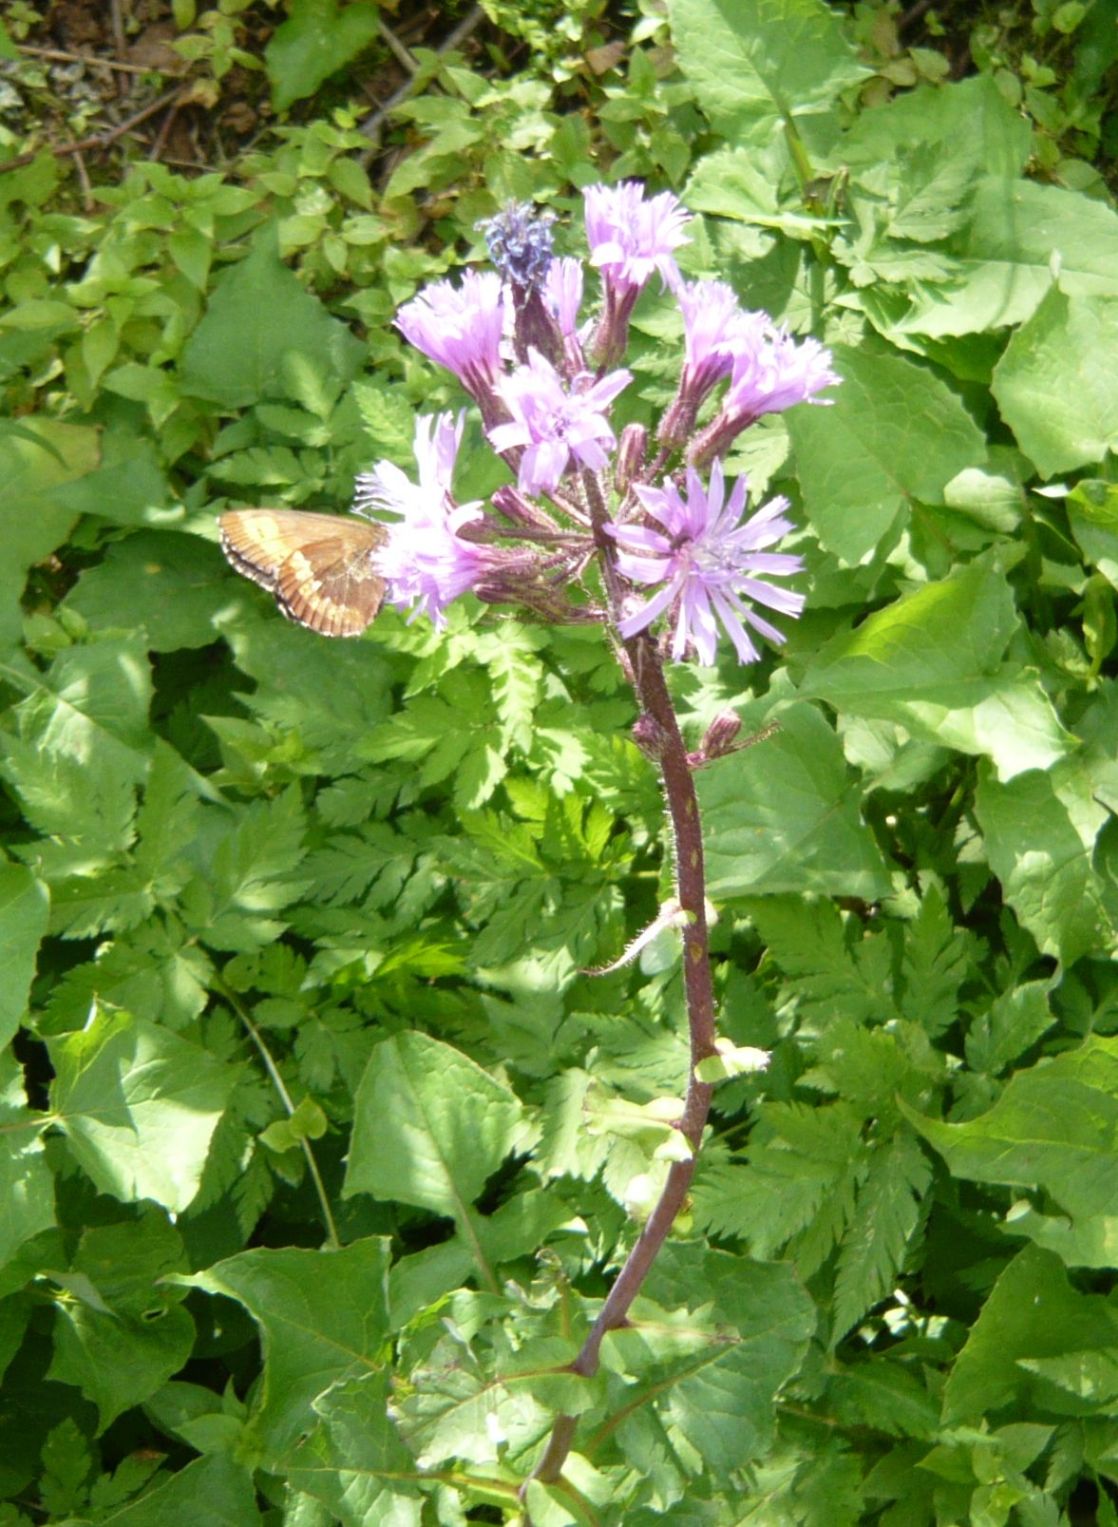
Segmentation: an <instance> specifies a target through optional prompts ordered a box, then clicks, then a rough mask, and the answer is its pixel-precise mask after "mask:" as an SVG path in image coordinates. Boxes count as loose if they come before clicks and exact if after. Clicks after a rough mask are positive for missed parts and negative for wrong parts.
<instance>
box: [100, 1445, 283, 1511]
mask: <svg viewBox="0 0 1118 1527" xmlns="http://www.w3.org/2000/svg"><path fill="white" fill-rule="evenodd" d="M111 1519H112V1523H113V1527H173V1524H175V1523H178V1522H183V1523H186V1522H198V1523H202V1522H205V1523H206V1527H262V1523H263V1520H264V1518H263V1517H262V1516H261V1515H260V1513H259V1511H258V1510H257V1509H256V1490H255V1487H254V1485H253V1482H252V1472H251V1470H250V1469H247V1468H245V1467H243V1466H242V1465H241V1464H239V1463H234V1462H233V1460H232V1458H230V1457H229V1456H228V1455H227V1454H225V1453H211V1454H210V1455H209V1456H208V1457H206V1458H195V1459H193V1460H192V1461H191V1462H190V1463H188V1464H186V1466H185V1467H184V1468H181V1469H179V1470H177V1471H176V1472H175V1473H171V1474H162V1475H159V1476H157V1477H156V1480H155V1482H154V1485H153V1487H152V1488H151V1489H150V1490H148V1491H146V1492H145V1493H144V1494H143V1495H142V1496H141V1497H140V1499H139V1500H137V1501H135V1502H134V1503H133V1504H132V1505H130V1506H123V1507H120V1508H118V1509H116V1510H114V1511H113V1512H112V1518H111Z"/></svg>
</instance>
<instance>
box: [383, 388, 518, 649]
mask: <svg viewBox="0 0 1118 1527" xmlns="http://www.w3.org/2000/svg"><path fill="white" fill-rule="evenodd" d="M461 439H462V415H459V417H458V420H457V421H455V420H454V418H453V417H452V415H450V414H438V415H426V416H424V417H421V418H419V419H417V420H416V424H415V459H416V463H417V465H418V467H419V481H418V483H414V482H412V481H411V479H410V478H409V477H407V476H406V475H405V473H403V472H401V470H400V468H399V467H397V466H395V465H393V463H392V462H390V461H382V462H381V463H380V465H379V466H378V467H376V468H375V469H374V470H373V471H372V472H366V473H364V474H362V476H360V477H359V478H358V479H357V493H356V496H355V499H354V508H355V509H356V510H357V511H358V512H359V513H363V512H367V511H368V510H369V509H372V508H375V509H388V510H390V511H392V512H393V513H395V514H398V515H400V516H401V518H400V519H399V520H397V521H394V522H393V523H392V524H390V525H389V526H388V540H387V541H386V543H385V544H384V546H382V547H381V549H380V551H379V552H378V553H377V567H378V570H379V571H380V573H381V575H382V576H383V577H384V578H385V579H386V580H387V582H388V597H389V599H390V600H391V602H392V603H393V604H394V605H396V606H397V608H399V609H409V608H410V609H411V611H412V614H413V616H414V615H416V614H418V613H419V611H420V610H422V611H424V613H425V614H426V615H427V616H428V618H429V619H430V620H431V621H432V622H433V623H434V624H435V625H436V626H442V625H444V624H445V617H444V615H443V610H444V609H445V607H446V606H447V605H448V604H449V603H450V601H451V600H452V599H457V598H458V596H459V595H460V594H464V593H465V592H466V590H467V589H470V588H473V587H474V586H475V584H477V583H478V582H479V581H480V579H481V578H482V577H483V576H484V575H485V574H486V573H487V572H488V570H489V562H490V553H489V552H488V550H487V549H486V548H485V547H484V546H478V545H477V544H476V543H474V542H472V541H464V540H463V539H462V538H461V536H460V535H459V534H458V532H459V531H460V530H461V529H462V527H463V526H464V525H467V524H469V523H471V522H472V521H474V520H476V519H478V518H479V511H480V507H481V506H480V504H479V503H469V504H456V503H455V502H454V500H453V498H452V497H451V493H450V485H451V478H452V477H453V475H454V461H455V457H456V455H457V453H458V446H459V444H460V442H461Z"/></svg>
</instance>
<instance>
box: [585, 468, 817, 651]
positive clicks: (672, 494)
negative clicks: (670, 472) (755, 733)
mask: <svg viewBox="0 0 1118 1527" xmlns="http://www.w3.org/2000/svg"><path fill="white" fill-rule="evenodd" d="M636 492H637V494H638V496H639V497H640V500H641V503H642V504H643V505H644V507H645V509H647V511H648V512H649V514H650V515H651V516H652V518H653V519H654V520H656V522H657V523H658V525H659V526H660V527H662V528H661V529H657V528H655V527H653V526H651V525H613V526H610V527H609V529H610V533H611V534H612V535H613V537H614V539H615V540H616V541H617V544H618V547H619V551H618V557H617V563H618V567H619V569H620V571H621V572H622V573H623V574H624V575H625V577H627V578H631V579H633V580H634V581H635V582H637V583H659V584H662V585H663V587H662V588H660V589H659V590H657V592H656V593H655V594H653V596H652V598H651V599H650V600H648V602H647V603H646V604H644V605H642V606H641V607H640V609H638V610H635V611H633V612H632V613H631V614H629V615H626V616H625V618H624V619H623V620H622V621H621V622H620V624H619V626H618V630H619V631H620V633H621V635H622V636H623V637H624V638H625V639H626V640H628V639H629V638H630V637H632V636H636V634H637V633H638V631H643V630H645V629H646V627H648V626H649V625H651V624H652V622H653V621H654V620H655V619H656V618H657V616H659V615H662V614H664V612H665V611H668V612H669V618H670V619H671V621H672V623H673V625H674V628H675V629H674V634H673V636H672V647H671V651H672V657H673V658H675V659H676V661H677V662H678V661H679V660H680V659H681V658H682V657H683V656H684V654H685V653H686V650H687V647H688V644H691V645H692V646H693V647H694V648H695V650H696V652H697V653H698V655H699V660H700V662H702V663H705V664H706V665H707V666H708V667H709V666H710V665H711V664H712V663H713V662H714V659H715V649H716V646H717V641H718V626H719V624H721V625H722V628H723V629H724V630H725V632H726V634H727V635H728V636H729V638H730V640H731V641H732V642H733V644H734V650H735V651H736V652H737V654H738V657H739V658H740V659H741V661H742V662H743V663H752V662H755V661H756V659H757V658H758V657H759V656H760V653H759V652H758V650H757V648H756V646H755V645H754V643H753V641H752V639H751V637H750V635H749V632H748V631H747V630H746V626H751V627H752V628H753V630H754V631H757V632H758V633H759V634H760V635H761V636H764V637H767V638H768V640H769V641H771V642H776V643H780V642H782V641H783V640H784V637H783V636H782V635H781V633H780V632H779V631H778V630H777V629H776V627H775V626H773V625H770V623H769V622H768V621H767V620H766V619H764V617H763V616H761V615H758V614H757V612H756V610H755V609H754V608H753V606H754V605H758V604H760V605H765V606H766V607H767V608H768V609H770V610H778V611H780V613H781V614H783V615H798V614H799V613H800V611H801V610H802V609H803V605H804V599H803V595H802V594H795V593H792V592H791V591H790V590H788V589H778V588H774V587H773V586H772V584H770V583H767V582H766V581H765V578H764V577H759V576H757V575H758V574H767V575H768V576H770V577H774V576H775V577H778V578H781V577H787V576H788V575H789V574H790V573H797V572H799V571H800V569H801V568H802V566H803V563H802V561H801V560H800V558H799V557H795V556H789V555H787V554H783V553H780V552H769V551H765V550H764V548H765V547H767V546H773V545H775V543H776V542H777V541H779V540H780V538H781V537H782V536H784V535H787V533H788V532H789V531H790V530H791V528H792V525H791V522H790V521H789V520H788V519H787V518H786V516H785V513H784V511H785V510H786V509H787V508H788V500H787V499H785V498H774V499H772V500H771V502H769V503H767V504H765V505H764V506H763V507H762V508H760V509H758V510H757V512H756V513H755V514H754V515H753V516H752V517H751V518H750V519H748V520H745V521H743V520H742V515H743V513H744V511H745V505H746V492H747V483H746V479H745V478H744V477H739V478H738V480H737V482H736V484H735V485H734V489H733V492H732V493H731V494H730V497H729V499H728V500H727V501H726V502H725V504H724V503H723V497H724V494H723V479H722V464H721V462H718V461H716V462H715V463H714V466H713V468H712V469H711V474H710V489H709V491H708V490H706V489H704V487H703V484H702V480H701V478H700V477H699V474H698V473H697V472H696V471H694V469H693V468H690V467H689V468H688V470H687V494H686V497H684V496H683V495H682V494H681V493H680V491H679V489H678V488H677V487H676V486H675V484H674V483H671V482H669V483H668V485H667V486H666V487H664V488H649V487H643V486H638V487H637V488H636Z"/></svg>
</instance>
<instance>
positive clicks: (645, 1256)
mask: <svg viewBox="0 0 1118 1527" xmlns="http://www.w3.org/2000/svg"><path fill="white" fill-rule="evenodd" d="M608 584H609V579H608V577H607V587H608ZM625 651H626V654H627V655H628V658H629V663H630V666H631V672H632V682H633V687H634V689H635V690H636V692H637V698H638V699H639V700H640V703H641V709H642V711H643V713H644V715H645V716H647V717H650V718H651V720H652V721H653V722H654V723H655V727H656V734H657V745H658V752H659V756H660V773H661V776H662V778H663V781H664V794H665V796H666V798H667V803H668V816H669V819H670V821H671V826H672V838H673V842H674V848H675V863H676V880H677V894H678V898H679V903H680V906H681V908H682V909H683V911H684V912H685V913H686V914H687V921H686V923H685V924H684V927H683V985H684V991H685V993H686V998H687V1021H688V1027H689V1029H690V1036H691V1069H690V1075H689V1079H688V1084H687V1097H686V1101H685V1103H684V1106H683V1115H682V1117H681V1119H680V1121H679V1128H680V1130H681V1132H682V1133H683V1135H684V1136H685V1138H686V1139H687V1141H688V1143H689V1144H690V1146H691V1155H690V1157H689V1158H688V1159H687V1160H686V1161H675V1162H673V1163H672V1165H671V1168H670V1170H669V1172H668V1176H667V1181H666V1182H665V1184H664V1189H663V1192H662V1193H661V1194H660V1199H659V1202H658V1203H657V1204H656V1207H655V1208H654V1209H653V1211H652V1213H651V1215H650V1216H649V1218H648V1221H647V1222H646V1224H645V1226H644V1229H643V1230H642V1231H641V1233H640V1236H639V1237H638V1239H637V1241H636V1244H635V1245H634V1246H633V1249H632V1250H631V1251H630V1253H629V1255H628V1257H627V1258H626V1259H625V1265H624V1266H623V1267H622V1269H621V1271H620V1272H619V1273H618V1275H617V1278H616V1280H615V1282H614V1285H613V1287H612V1288H611V1289H610V1291H609V1294H608V1295H607V1297H606V1301H605V1303H604V1304H603V1305H602V1308H601V1312H600V1313H599V1315H598V1318H597V1320H596V1321H595V1322H594V1325H593V1327H592V1328H591V1330H590V1334H589V1335H588V1336H587V1338H586V1340H585V1342H583V1344H582V1349H581V1351H580V1352H579V1354H578V1356H577V1357H576V1358H575V1360H574V1362H573V1363H572V1364H571V1370H572V1372H574V1373H579V1374H582V1375H583V1376H584V1377H586V1378H590V1377H592V1376H593V1375H594V1374H595V1373H596V1372H597V1371H598V1364H599V1361H600V1356H601V1346H602V1339H603V1337H604V1336H605V1335H606V1333H607V1331H616V1330H617V1329H618V1327H619V1326H623V1325H624V1324H625V1322H626V1319H627V1318H628V1313H629V1309H630V1307H631V1305H632V1303H633V1300H634V1299H635V1298H636V1297H637V1295H638V1293H639V1292H640V1289H641V1285H642V1283H643V1282H644V1280H645V1278H646V1276H647V1275H648V1271H649V1269H650V1267H651V1266H652V1264H653V1262H654V1261H655V1260H656V1257H657V1254H658V1253H659V1251H660V1248H661V1246H663V1244H664V1242H665V1241H666V1240H667V1237H668V1232H669V1231H670V1230H671V1227H672V1224H673V1222H674V1220H675V1217H676V1215H677V1214H678V1213H679V1211H680V1209H681V1208H682V1206H683V1202H684V1199H685V1198H686V1196H687V1192H688V1189H689V1188H690V1186H691V1179H692V1177H693V1176H694V1174H695V1161H696V1156H697V1153H698V1149H699V1145H700V1142H701V1141H702V1136H703V1129H704V1127H705V1125H706V1121H707V1114H708V1113H709V1111H710V1099H711V1093H712V1091H713V1089H712V1088H711V1086H710V1085H709V1084H708V1083H706V1082H700V1081H699V1080H698V1079H697V1077H696V1075H695V1067H696V1065H697V1064H698V1062H699V1061H701V1060H705V1059H706V1058H707V1057H708V1056H710V1055H713V1054H714V1053H715V1049H714V1038H715V1031H714V988H713V984H712V981H711V970H710V945H709V936H708V930H707V920H706V877H705V872H704V867H703V840H702V824H701V821H700V819H699V802H698V797H697V796H696V794H695V782H694V779H693V776H692V771H691V767H690V765H689V763H688V760H687V749H686V747H685V746H684V742H683V737H682V735H681V733H680V730H679V723H678V721H677V720H676V714H675V707H674V706H673V704H672V700H671V695H670V694H669V693H668V686H667V684H666V682H665V679H664V666H663V663H662V661H661V659H660V655H659V653H658V652H657V650H656V647H655V645H654V644H653V643H652V642H651V641H650V640H649V639H648V638H647V637H643V636H641V637H637V638H636V639H635V640H634V641H630V642H627V643H626V644H625ZM575 1428H576V1421H575V1418H574V1417H573V1416H566V1415H563V1416H559V1417H558V1418H557V1419H556V1422H555V1426H554V1429H553V1430H552V1433H551V1437H550V1439H549V1440H548V1444H547V1447H546V1449H545V1450H544V1454H543V1456H542V1458H541V1459H540V1461H539V1463H538V1464H537V1466H536V1468H535V1470H534V1472H533V1476H532V1477H533V1478H534V1479H539V1480H542V1481H544V1482H547V1483H550V1482H552V1481H554V1480H556V1479H558V1477H559V1474H560V1471H561V1470H562V1467H563V1464H564V1462H565V1461H566V1458H567V1455H568V1453H569V1452H570V1451H571V1447H572V1446H573V1443H574V1438H575Z"/></svg>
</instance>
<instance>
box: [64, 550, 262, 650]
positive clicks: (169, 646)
mask: <svg viewBox="0 0 1118 1527" xmlns="http://www.w3.org/2000/svg"><path fill="white" fill-rule="evenodd" d="M125 589H127V591H128V599H127V603H126V604H125V603H122V599H121V593H122V590H125ZM231 592H232V590H231V587H230V583H229V577H228V569H227V567H226V564H225V561H224V559H223V558H222V556H221V554H220V552H219V551H218V549H217V547H216V546H209V545H207V544H206V542H205V541H202V540H200V539H198V538H197V537H196V536H188V535H176V534H173V533H172V532H170V531H154V530H153V531H143V532H140V533H139V534H137V535H131V536H128V537H127V538H126V539H125V540H123V541H117V542H114V543H113V544H112V545H111V546H109V548H108V549H107V551H106V553H105V559H104V561H103V562H100V563H98V564H97V566H95V567H91V568H88V569H87V570H86V571H85V572H84V573H82V575H81V577H80V578H79V579H78V582H77V585H76V587H75V588H74V589H73V590H72V591H71V592H70V593H69V594H68V595H67V597H66V601H65V607H66V608H67V609H71V610H76V611H77V612H78V614H79V615H81V616H82V617H83V618H84V619H85V620H86V621H88V622H89V624H90V625H91V626H93V627H94V628H97V627H108V628H113V627H116V628H118V629H119V628H120V627H121V626H127V627H128V628H129V629H130V630H131V629H134V628H136V627H138V626H139V627H142V628H143V630H144V633H145V635H146V637H147V645H148V647H149V649H150V650H151V651H153V652H174V651H175V650H176V649H178V648H180V647H206V646H208V645H209V644H210V643H211V642H212V641H213V640H214V636H215V626H214V618H215V616H217V615H218V614H219V613H220V612H221V611H223V610H224V609H226V608H227V607H228V605H229V603H230V594H231Z"/></svg>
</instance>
